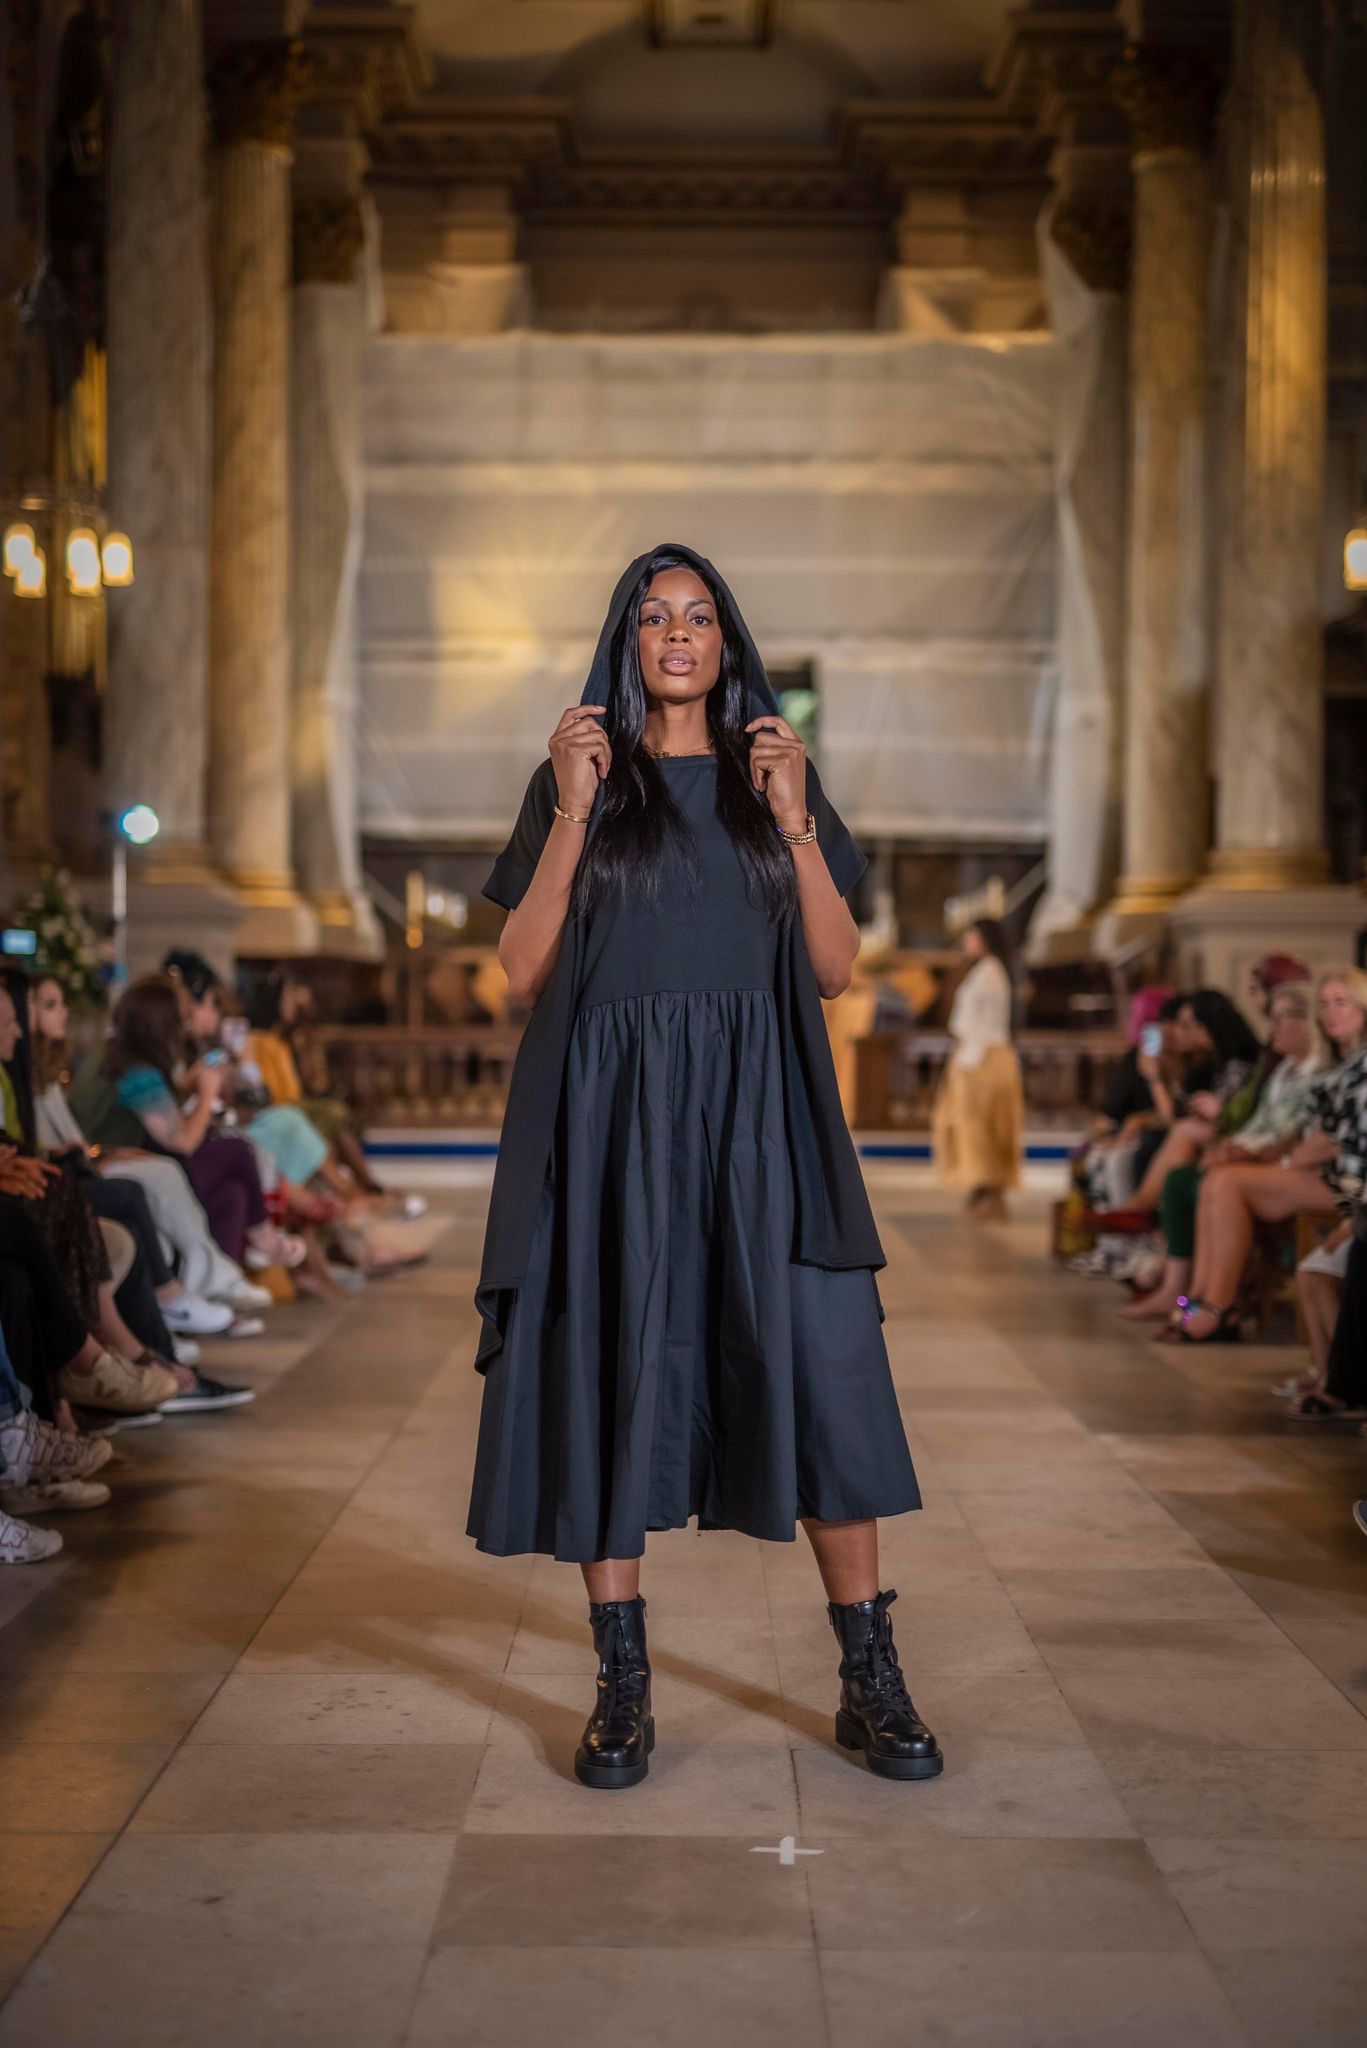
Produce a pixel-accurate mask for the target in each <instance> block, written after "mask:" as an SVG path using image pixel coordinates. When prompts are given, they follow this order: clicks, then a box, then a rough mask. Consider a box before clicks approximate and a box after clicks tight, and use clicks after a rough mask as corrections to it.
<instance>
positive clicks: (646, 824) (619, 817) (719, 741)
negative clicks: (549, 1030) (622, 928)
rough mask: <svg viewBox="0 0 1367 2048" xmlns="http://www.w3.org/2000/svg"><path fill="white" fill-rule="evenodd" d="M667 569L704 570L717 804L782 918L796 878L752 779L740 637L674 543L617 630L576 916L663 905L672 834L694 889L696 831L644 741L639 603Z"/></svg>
mask: <svg viewBox="0 0 1367 2048" xmlns="http://www.w3.org/2000/svg"><path fill="white" fill-rule="evenodd" d="M666 569H689V570H691V571H692V572H693V574H694V575H696V576H698V577H699V578H700V579H701V581H702V582H703V583H704V584H705V586H706V588H707V591H708V595H709V598H710V601H711V603H712V606H713V608H714V609H715V611H716V614H717V624H718V626H719V627H720V628H721V635H722V653H721V667H720V670H719V672H718V675H717V680H716V682H715V683H714V684H713V686H712V688H711V689H710V690H709V691H708V693H707V700H706V710H707V733H708V738H709V739H710V740H711V742H712V744H713V746H714V747H715V748H716V753H717V810H718V814H719V815H720V818H721V821H722V823H723V825H724V826H725V827H726V830H727V831H728V832H729V833H730V835H731V838H732V840H733V842H734V843H735V846H736V850H737V852H738V853H739V855H740V858H741V863H742V865H743V866H744V868H745V870H746V873H747V876H748V878H749V879H750V880H751V881H752V882H753V884H754V885H755V887H756V889H757V890H758V892H759V898H760V901H761V902H762V904H763V906H764V908H765V910H766V911H767V913H768V915H769V916H770V917H771V918H772V919H773V920H774V921H775V922H776V923H783V922H785V921H786V920H787V919H789V918H790V917H791V916H792V914H793V912H794V910H795V909H796V907H797V883H796V881H795V879H794V876H793V863H792V856H791V855H790V854H789V852H788V850H787V848H786V847H785V846H784V845H783V844H782V842H781V841H780V839H779V836H778V833H777V832H776V831H775V829H774V820H773V815H772V813H771V812H770V809H769V806H768V803H767V802H766V800H765V798H764V797H763V796H762V795H761V794H760V792H759V791H758V790H757V789H756V788H755V786H754V784H753V783H752V782H751V780H750V735H749V734H748V733H747V732H746V730H745V728H746V726H747V725H748V723H749V721H750V719H751V717H752V716H753V715H754V714H753V713H752V711H751V709H750V696H749V687H748V683H747V679H746V674H745V660H744V651H743V646H742V642H741V638H740V635H739V633H738V632H737V630H736V625H735V620H734V619H733V617H732V614H731V608H730V606H729V605H728V604H727V603H726V602H725V600H724V598H723V597H722V596H721V593H720V592H719V591H717V590H716V589H714V587H713V584H712V579H711V578H710V577H709V576H708V575H707V574H706V572H705V570H702V569H700V568H699V567H698V565H697V564H696V563H695V562H691V561H688V560H686V559H685V558H684V557H683V556H682V555H677V554H674V553H673V552H672V551H671V550H669V549H661V550H660V551H659V552H658V553H656V554H653V555H651V556H650V558H649V560H648V561H647V562H646V565H645V567H644V568H643V569H642V571H641V573H640V576H639V577H638V578H637V580H636V586H635V588H634V590H633V591H632V593H631V595H630V597H629V598H628V600H627V603H626V606H625V608H624V610H623V613H622V616H621V618H620V619H619V621H618V623H617V628H616V631H615V632H614V634H613V638H612V646H611V652H610V656H609V687H608V690H607V709H606V711H605V713H604V715H603V730H604V731H605V733H606V734H607V737H608V743H609V745H610V746H611V748H612V766H611V768H610V770H609V772H608V775H607V777H606V780H605V781H604V782H603V783H602V784H601V785H600V787H599V791H598V798H597V801H598V802H599V804H600V805H601V807H602V808H601V812H600V817H599V822H598V824H597V825H596V827H595V829H594V835H593V838H592V839H591V840H590V842H589V844H588V846H587V847H586V848H585V850H584V856H583V858H582V860H581V861H580V863H579V866H578V869H577V870H576V872H575V878H574V886H573V888H572V890H571V893H570V915H571V916H573V917H579V916H582V915H584V914H585V912H587V911H588V910H589V909H590V908H591V907H592V906H593V905H594V904H595V903H597V902H599V901H601V900H602V899H603V898H604V897H605V896H607V895H610V894H617V895H619V896H620V897H621V898H622V899H623V900H624V901H631V902H633V903H637V904H644V905H645V906H646V907H647V908H649V909H656V908H658V907H659V906H660V898H661V890H662V877H663V873H664V844H665V834H666V833H667V832H668V833H672V834H673V835H674V836H675V838H676V839H677V840H678V842H679V844H680V845H681V846H682V847H683V849H684V854H685V862H686V865H687V868H688V871H689V873H690V876H691V880H692V884H693V886H694V888H696V886H697V883H698V880H699V878H700V871H699V867H698V860H697V845H696V841H695V839H694V835H693V831H692V828H691V827H690V825H689V823H688V820H687V818H686V817H685V816H684V815H683V812H682V811H681V810H680V809H679V806H678V805H677V804H676V803H675V801H674V798H673V796H672V795H671V794H670V789H669V784H668V781H667V779H666V777H665V775H664V773H663V772H662V771H661V769H660V766H659V763H658V762H657V761H656V760H655V759H654V757H653V756H652V755H651V753H650V752H649V750H648V749H647V747H646V745H645V723H646V713H647V711H648V709H649V697H648V693H647V690H646V684H645V677H644V675H643V674H642V672H641V650H640V641H639V637H638V635H639V631H640V614H641V605H642V602H643V601H644V599H645V597H646V595H647V594H648V592H649V590H650V586H651V584H652V583H653V582H654V580H655V578H656V577H657V576H658V575H660V574H662V572H663V571H664V570H666Z"/></svg>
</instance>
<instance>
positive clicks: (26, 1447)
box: [0, 1330, 113, 1564]
mask: <svg viewBox="0 0 1367 2048" xmlns="http://www.w3.org/2000/svg"><path fill="white" fill-rule="evenodd" d="M112 1456H113V1451H112V1449H111V1447H110V1445H109V1442H108V1440H107V1439H106V1438H104V1437H82V1436H76V1435H74V1434H73V1435H68V1434H66V1433H65V1432H64V1431H62V1430H60V1429H58V1428H56V1427H55V1426H54V1424H52V1423H50V1422H44V1421H42V1420H41V1418H40V1417H39V1416H37V1415H35V1414H34V1413H33V1396H32V1394H31V1393H30V1392H29V1390H28V1388H27V1387H25V1386H24V1385H23V1384H22V1383H21V1381H20V1379H19V1377H18V1374H17V1373H16V1372H15V1369H14V1365H13V1362H12V1360H11V1358H10V1355H9V1351H8V1348H7V1346H6V1344H5V1338H4V1332H3V1330H0V1559H4V1560H5V1561H6V1562H7V1563H10V1564H30V1563H33V1562H34V1557H33V1554H32V1553H33V1546H32V1545H31V1544H27V1543H25V1542H24V1540H23V1538H22V1536H18V1537H17V1536H16V1532H15V1528H14V1522H20V1523H22V1519H23V1517H24V1516H25V1515H70V1514H78V1513H81V1512H83V1511H85V1510H87V1509H89V1508H102V1507H105V1506H107V1505H108V1502H109V1488H108V1487H107V1486H106V1485H105V1484H104V1482H103V1480H99V1479H96V1478H94V1477H93V1474H94V1473H96V1472H98V1471H99V1470H100V1469H101V1467H102V1466H104V1465H107V1464H108V1462H109V1460H110V1458H111V1457H112ZM11 1517H12V1518H13V1520H11ZM34 1533H35V1534H36V1533H37V1532H34ZM60 1547H61V1546H60V1544H59V1545H58V1548H60ZM7 1552H8V1555H6V1553H7ZM49 1554H50V1553H49Z"/></svg>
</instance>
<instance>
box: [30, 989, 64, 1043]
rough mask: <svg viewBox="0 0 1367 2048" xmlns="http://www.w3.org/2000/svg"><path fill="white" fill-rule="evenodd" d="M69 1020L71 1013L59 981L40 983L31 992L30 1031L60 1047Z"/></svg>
mask: <svg viewBox="0 0 1367 2048" xmlns="http://www.w3.org/2000/svg"><path fill="white" fill-rule="evenodd" d="M69 1019H70V1012H69V1011H68V1009H67V1006H66V997H65V996H64V995H63V994H62V984H61V983H60V982H59V981H40V982H39V984H38V986H37V988H35V989H31V990H30V991H29V999H28V1021H29V1029H30V1030H31V1031H33V1032H34V1033H35V1034H36V1035H37V1037H39V1038H46V1039H47V1040H49V1042H50V1043H51V1044H53V1045H60V1044H61V1042H62V1040H63V1039H64V1038H65V1037H66V1027H67V1024H68V1021H69Z"/></svg>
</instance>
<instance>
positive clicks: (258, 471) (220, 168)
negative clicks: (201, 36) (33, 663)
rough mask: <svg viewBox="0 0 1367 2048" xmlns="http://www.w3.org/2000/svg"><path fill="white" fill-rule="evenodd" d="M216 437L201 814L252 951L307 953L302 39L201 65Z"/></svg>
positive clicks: (237, 50)
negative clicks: (299, 335) (297, 216)
mask: <svg viewBox="0 0 1367 2048" xmlns="http://www.w3.org/2000/svg"><path fill="white" fill-rule="evenodd" d="M209 79H210V89H211V93H212V96H213V106H214V120H215V134H216V142H217V147H216V149H215V152H214V159H213V179H212V185H213V202H214V204H213V258H214V263H213V281H214V314H215V332H214V384H213V391H214V435H213V526H212V531H213V555H212V560H213V578H212V587H211V599H210V650H211V652H210V676H211V691H210V697H211V720H210V761H209V818H210V827H211V831H212V836H213V844H214V848H215V851H216V853H217V855H218V858H219V860H220V861H221V863H222V865H223V868H224V870H225V872H226V873H227V875H228V876H229V877H230V879H231V880H232V882H233V883H234V885H235V887H236V888H237V889H238V891H239V893H240V895H241V897H242V899H243V902H244V904H245V906H246V913H247V915H246V920H245V923H244V925H243V928H242V930H241V931H240V932H239V934H238V950H239V952H242V953H245V954H249V955H252V954H256V955H280V954H297V953H306V952H311V951H313V950H314V948H315V946H316V943H317V922H316V920H315V918H314V916H313V913H312V911H311V910H310V909H309V908H308V907H307V905H306V904H305V903H304V902H303V901H302V900H301V898H300V896H299V893H298V891H297V889H296V887H295V882H294V873H293V865H292V860H291V845H290V768H289V735H290V627H289V359H290V317H289V316H290V297H289V294H290V160H291V153H290V133H291V128H292V124H293V113H294V104H295V100H296V98H297V96H298V91H299V88H300V84H301V66H300V57H299V52H298V46H297V45H296V44H294V43H291V42H288V41H285V40H283V39H280V40H276V41H272V42H269V43H256V42H245V41H243V42H233V43H227V44H224V45H222V46H220V47H219V48H218V49H217V50H216V51H215V53H214V55H213V57H212V59H211V63H210V70H209Z"/></svg>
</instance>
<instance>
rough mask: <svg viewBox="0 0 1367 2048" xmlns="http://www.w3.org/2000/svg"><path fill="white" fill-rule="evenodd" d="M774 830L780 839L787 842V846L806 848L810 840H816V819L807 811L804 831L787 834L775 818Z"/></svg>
mask: <svg viewBox="0 0 1367 2048" xmlns="http://www.w3.org/2000/svg"><path fill="white" fill-rule="evenodd" d="M774 830H775V831H776V832H777V833H778V835H779V837H780V839H786V840H787V842H788V844H789V846H806V845H808V844H809V843H810V841H811V840H813V839H815V838H816V819H815V818H814V817H813V816H812V814H811V812H810V811H808V813H807V829H806V831H805V832H787V831H785V830H784V828H783V826H782V825H780V824H779V822H778V819H777V818H775V820H774Z"/></svg>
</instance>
